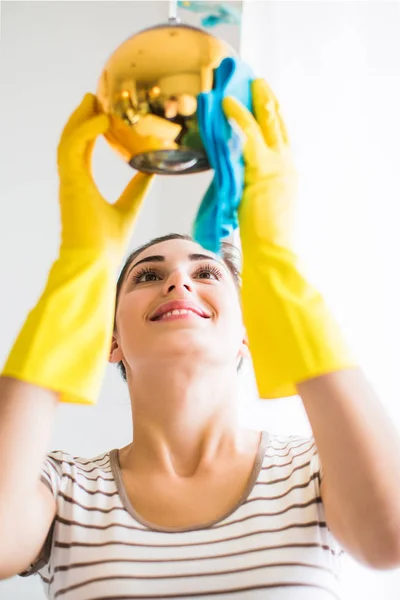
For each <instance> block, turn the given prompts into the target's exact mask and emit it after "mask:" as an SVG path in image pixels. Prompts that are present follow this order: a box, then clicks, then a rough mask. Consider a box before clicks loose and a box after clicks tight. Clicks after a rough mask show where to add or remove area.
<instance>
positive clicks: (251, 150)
mask: <svg viewBox="0 0 400 600" xmlns="http://www.w3.org/2000/svg"><path fill="white" fill-rule="evenodd" d="M252 97H253V111H254V114H255V117H254V116H253V115H252V114H251V113H250V112H249V111H248V110H247V109H246V108H245V107H244V106H243V105H242V104H240V103H239V102H238V101H237V100H235V99H234V98H225V99H224V100H223V109H224V113H225V115H226V117H227V118H228V119H229V120H231V121H232V120H233V122H234V124H236V125H237V126H238V127H239V129H240V131H241V132H242V135H243V136H244V148H243V156H244V161H245V188H244V192H243V197H242V200H241V203H240V207H239V223H240V235H241V238H242V245H243V246H244V250H245V247H246V246H247V245H248V244H247V242H249V247H250V248H251V247H254V245H255V244H257V242H263V243H266V242H267V243H269V244H273V245H277V246H282V247H285V248H288V249H290V248H291V247H292V243H293V228H294V216H295V210H294V209H295V199H296V193H297V176H296V172H295V169H294V166H293V159H292V155H291V151H290V147H289V141H288V135H287V131H286V127H285V124H284V122H283V119H282V117H281V115H280V112H279V104H278V101H277V100H276V98H275V96H274V94H273V92H272V90H271V89H270V88H269V86H268V85H267V83H266V82H265V81H264V80H263V79H256V80H254V81H253V82H252Z"/></svg>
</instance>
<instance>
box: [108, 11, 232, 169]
mask: <svg viewBox="0 0 400 600" xmlns="http://www.w3.org/2000/svg"><path fill="white" fill-rule="evenodd" d="M235 54H236V53H235V51H234V50H233V49H232V48H231V47H230V46H229V45H228V44H226V43H225V42H224V41H222V40H220V39H219V38H217V37H215V36H213V35H211V34H209V33H208V32H207V31H204V30H202V29H198V28H196V27H191V26H188V25H183V24H181V23H180V22H179V20H178V19H177V18H176V2H170V18H169V20H168V22H167V23H165V24H161V25H157V26H155V27H151V28H150V29H146V30H144V31H141V32H139V33H137V34H135V35H134V36H132V37H131V38H129V39H128V40H126V41H125V42H124V43H123V44H121V45H120V46H119V47H118V48H117V49H116V50H115V52H114V53H113V54H112V55H111V57H110V58H109V60H108V61H107V63H106V65H105V67H104V70H103V72H102V74H101V77H100V80H99V84H98V89H97V97H98V99H99V103H100V106H101V108H102V109H103V110H104V112H105V113H107V114H108V115H110V117H111V128H110V130H109V132H108V133H107V134H106V139H107V141H108V142H109V144H110V145H111V146H112V147H113V148H114V149H115V150H116V151H117V152H118V153H119V154H120V156H122V157H123V159H124V160H126V161H127V162H128V163H129V164H130V165H131V166H132V167H133V168H135V169H137V170H139V171H144V172H146V173H161V174H180V173H181V174H186V173H196V172H199V171H205V170H206V169H208V168H209V164H208V161H207V156H206V153H205V150H204V148H203V144H202V141H201V137H200V133H199V125H198V120H197V112H196V109H197V96H198V94H200V93H201V92H209V91H210V90H211V89H212V87H213V82H214V69H216V68H217V67H218V66H219V64H220V63H221V61H222V60H223V58H225V57H227V56H235Z"/></svg>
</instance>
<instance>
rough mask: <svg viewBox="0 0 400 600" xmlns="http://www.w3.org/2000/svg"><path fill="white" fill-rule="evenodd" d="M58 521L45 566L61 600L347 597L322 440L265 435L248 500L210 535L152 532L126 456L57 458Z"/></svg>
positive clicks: (52, 479)
mask: <svg viewBox="0 0 400 600" xmlns="http://www.w3.org/2000/svg"><path fill="white" fill-rule="evenodd" d="M42 479H43V481H44V482H45V483H46V485H48V487H49V488H50V489H51V491H52V493H53V494H54V496H55V497H56V499H57V516H56V519H55V521H54V524H53V527H52V530H51V532H50V534H49V537H48V540H47V542H46V545H45V547H44V548H43V553H42V556H41V558H40V559H39V561H38V563H37V564H36V565H34V566H33V567H32V569H31V570H30V571H29V572H27V573H25V574H24V575H30V574H33V573H36V572H38V573H39V575H40V576H41V578H42V580H43V582H44V585H45V589H46V592H47V595H48V598H50V599H52V600H53V599H60V600H122V599H141V600H143V599H148V600H150V599H154V600H155V599H175V598H176V599H178V598H179V599H189V598H206V599H207V600H217V599H223V598H230V597H232V598H238V599H239V598H240V599H241V600H261V599H263V600H264V599H267V600H332V598H336V599H339V598H340V593H339V582H338V576H339V570H340V555H341V553H342V551H341V549H340V547H339V545H338V544H337V542H336V541H335V540H334V538H333V537H332V534H331V533H330V531H329V529H328V527H327V524H326V521H325V514H324V507H323V504H322V502H321V497H320V482H321V465H320V461H319V457H318V453H317V451H316V446H315V442H314V439H313V438H300V437H298V436H292V437H282V436H277V435H271V434H268V433H263V436H262V439H261V444H260V449H259V454H258V458H257V461H256V463H255V465H254V470H253V476H252V480H251V482H250V484H249V487H248V489H247V491H246V492H245V494H244V496H243V498H242V499H241V502H239V503H238V505H237V506H235V507H234V508H233V509H232V510H231V511H230V512H229V514H227V515H225V516H224V517H223V518H222V519H220V520H218V521H217V522H213V523H209V524H208V525H207V526H206V527H202V528H194V529H185V530H182V529H161V528H157V529H155V528H152V527H149V526H148V524H146V523H144V522H143V521H142V520H141V519H140V517H139V516H138V515H137V514H136V513H135V511H134V509H133V507H132V506H131V505H130V503H129V500H128V498H127V495H126V493H125V491H124V487H123V483H122V479H121V475H120V470H119V464H118V453H117V451H116V450H112V451H111V452H107V453H105V454H102V455H100V456H98V457H96V458H94V459H91V460H87V459H81V458H75V457H72V456H70V455H68V454H66V453H64V452H59V451H57V452H52V453H51V454H49V455H48V457H47V460H46V461H45V464H44V466H43V472H42Z"/></svg>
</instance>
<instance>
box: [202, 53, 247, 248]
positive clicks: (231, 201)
mask: <svg viewBox="0 0 400 600" xmlns="http://www.w3.org/2000/svg"><path fill="white" fill-rule="evenodd" d="M253 79H254V75H253V72H252V70H251V69H250V67H249V66H248V65H246V64H245V63H243V62H241V61H240V60H238V59H236V58H230V57H229V58H225V59H224V60H223V61H222V62H221V64H220V66H219V67H218V68H217V69H216V70H215V74H214V89H213V90H212V91H211V92H208V93H206V94H205V93H203V94H199V96H198V106H197V116H198V123H199V131H200V136H201V139H202V142H203V145H204V148H205V150H206V153H207V156H208V160H209V162H210V165H211V168H212V169H214V178H213V180H212V182H211V185H210V187H209V188H208V190H207V192H206V193H205V196H204V198H203V200H202V202H201V205H200V208H199V211H198V213H197V216H196V219H195V222H194V225H193V231H192V235H193V237H194V239H195V240H196V241H197V242H198V243H199V244H201V245H202V246H203V247H204V248H207V249H208V250H211V251H212V252H215V253H216V254H219V252H220V247H221V240H222V239H223V238H225V237H227V236H229V235H231V234H232V233H233V231H234V230H235V229H237V227H238V226H239V222H238V207H239V204H240V200H241V197H242V194H243V187H244V161H243V152H242V150H243V142H242V137H241V135H240V132H238V131H235V129H233V128H232V127H231V125H230V124H229V122H228V120H227V119H226V117H225V115H224V113H223V110H222V99H223V98H225V97H226V96H233V97H234V98H236V99H237V100H239V101H240V102H241V103H242V104H243V105H244V106H246V107H247V108H248V109H249V110H250V111H251V109H252V100H251V82H252V80H253Z"/></svg>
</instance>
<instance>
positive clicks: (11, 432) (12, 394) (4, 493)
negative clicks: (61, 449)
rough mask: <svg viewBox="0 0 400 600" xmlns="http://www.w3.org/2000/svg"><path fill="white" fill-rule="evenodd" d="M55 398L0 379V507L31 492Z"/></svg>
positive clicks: (50, 427) (49, 429)
mask: <svg viewBox="0 0 400 600" xmlns="http://www.w3.org/2000/svg"><path fill="white" fill-rule="evenodd" d="M57 404H58V394H57V393H55V392H52V391H51V390H47V389H43V388H39V387H37V386H35V385H31V384H29V383H26V382H25V381H19V380H17V379H13V378H12V377H0V459H1V464H2V467H1V469H0V490H1V498H0V500H1V503H0V506H3V505H4V503H7V504H12V502H13V501H15V499H16V497H18V496H20V495H22V497H23V498H24V500H25V501H26V497H27V496H26V493H27V492H29V491H31V490H33V489H34V488H35V486H36V485H37V481H38V479H39V473H40V467H41V465H42V461H43V459H44V457H45V454H46V452H47V450H48V445H49V442H50V439H51V435H52V432H53V425H54V421H55V414H56V408H57Z"/></svg>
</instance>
